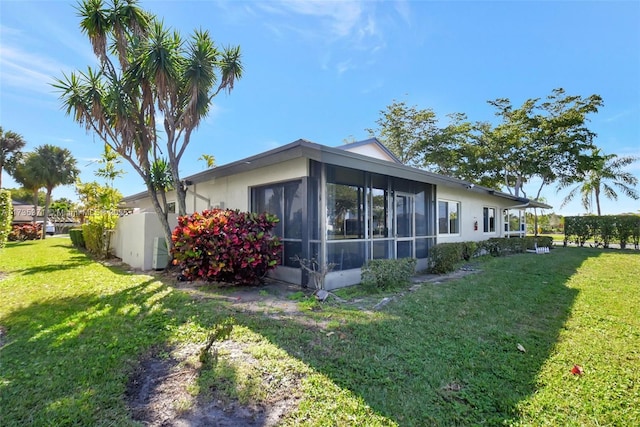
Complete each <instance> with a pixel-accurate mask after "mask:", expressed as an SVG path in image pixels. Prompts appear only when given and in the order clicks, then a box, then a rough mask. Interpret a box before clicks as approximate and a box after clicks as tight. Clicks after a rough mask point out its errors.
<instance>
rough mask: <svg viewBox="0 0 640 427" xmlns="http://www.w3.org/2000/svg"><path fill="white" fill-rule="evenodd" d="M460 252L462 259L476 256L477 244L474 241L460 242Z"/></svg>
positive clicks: (467, 259)
mask: <svg viewBox="0 0 640 427" xmlns="http://www.w3.org/2000/svg"><path fill="white" fill-rule="evenodd" d="M460 245H461V248H460V253H461V255H462V259H464V260H465V261H469V260H470V259H471V258H473V257H474V256H476V254H477V252H478V244H477V243H476V242H462V243H460Z"/></svg>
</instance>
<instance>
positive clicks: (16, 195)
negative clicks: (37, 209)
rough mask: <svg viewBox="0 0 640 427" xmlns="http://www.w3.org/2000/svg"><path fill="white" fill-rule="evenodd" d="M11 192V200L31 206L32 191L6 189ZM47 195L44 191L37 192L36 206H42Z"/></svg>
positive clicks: (22, 188)
mask: <svg viewBox="0 0 640 427" xmlns="http://www.w3.org/2000/svg"><path fill="white" fill-rule="evenodd" d="M7 190H8V191H10V192H11V199H12V200H14V201H16V202H20V203H26V204H31V203H33V190H32V189H30V188H24V187H20V188H7ZM46 197H47V193H46V192H44V191H38V206H43V205H44V201H45V198H46Z"/></svg>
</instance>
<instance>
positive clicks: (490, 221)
mask: <svg viewBox="0 0 640 427" xmlns="http://www.w3.org/2000/svg"><path fill="white" fill-rule="evenodd" d="M482 219H483V225H482V231H483V232H485V233H495V232H496V209H495V208H482Z"/></svg>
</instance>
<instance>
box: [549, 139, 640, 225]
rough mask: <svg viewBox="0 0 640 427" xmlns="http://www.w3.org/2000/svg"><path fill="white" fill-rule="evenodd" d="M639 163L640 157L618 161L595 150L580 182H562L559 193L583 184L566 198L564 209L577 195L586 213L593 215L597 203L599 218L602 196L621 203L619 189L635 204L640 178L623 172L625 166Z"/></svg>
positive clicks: (639, 197) (563, 203)
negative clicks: (573, 185) (576, 183)
mask: <svg viewBox="0 0 640 427" xmlns="http://www.w3.org/2000/svg"><path fill="white" fill-rule="evenodd" d="M638 160H640V158H638V157H632V156H625V157H618V156H617V155H616V154H602V151H601V150H600V149H596V150H594V151H593V153H592V155H591V158H590V163H589V167H588V168H586V169H585V170H584V172H583V173H581V174H580V175H579V178H578V179H574V180H572V181H571V182H567V181H564V182H561V183H560V185H559V186H558V188H559V189H562V188H567V187H568V186H570V185H571V184H573V183H575V182H576V181H580V184H578V185H577V186H576V187H574V188H573V189H572V190H571V191H570V192H569V194H567V196H566V197H565V198H564V200H563V202H562V206H565V205H566V204H567V203H569V202H571V200H573V199H574V198H575V196H576V195H578V194H580V195H581V198H582V200H581V202H582V206H583V207H584V208H585V209H586V210H587V212H590V211H591V209H592V207H593V202H594V200H595V205H596V211H597V213H598V216H600V215H601V210H600V196H601V195H604V196H605V197H606V198H607V199H610V200H614V201H615V200H618V193H617V192H616V188H617V189H618V190H619V191H620V192H622V194H623V195H625V196H627V197H630V198H632V199H634V200H638V199H640V194H639V193H638V190H636V189H635V188H634V187H635V186H636V185H638V178H637V177H636V176H634V175H633V174H632V173H630V172H627V171H625V170H624V168H625V167H626V166H629V165H630V164H632V163H634V162H636V161H638Z"/></svg>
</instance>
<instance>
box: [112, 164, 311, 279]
mask: <svg viewBox="0 0 640 427" xmlns="http://www.w3.org/2000/svg"><path fill="white" fill-rule="evenodd" d="M307 164H308V162H307V161H306V160H305V159H295V160H290V161H287V162H283V163H281V164H279V165H276V166H269V167H264V168H257V169H254V170H250V171H247V172H243V173H239V174H236V175H233V178H232V180H229V179H228V178H226V177H224V178H218V179H214V180H212V181H210V182H204V183H199V184H194V185H192V186H190V187H189V191H188V192H187V197H186V204H187V213H193V212H195V211H202V210H204V209H209V208H212V207H219V208H224V209H240V210H241V211H248V210H249V203H250V200H249V199H250V193H249V188H250V187H252V186H258V185H264V184H268V183H271V182H279V181H287V180H291V179H295V178H301V177H303V176H306V175H307V174H308V171H307ZM167 201H168V202H173V201H175V192H173V191H172V192H170V193H169V194H167ZM135 206H136V207H137V208H140V210H141V211H142V212H140V213H134V214H132V215H127V216H124V217H122V218H120V219H119V220H118V225H117V227H116V232H115V234H114V236H113V237H112V247H113V251H114V254H115V255H116V256H117V257H118V258H121V259H122V261H123V262H124V263H126V264H128V265H130V266H131V267H133V268H138V269H141V270H150V269H151V261H152V259H153V239H154V237H163V236H164V233H163V231H162V226H161V224H160V221H159V220H158V217H157V215H156V213H155V210H154V208H153V205H152V203H151V200H150V198H148V197H146V198H144V199H142V200H139V201H137V202H136V204H135ZM169 225H170V227H171V228H172V229H173V228H175V227H176V226H177V225H178V221H177V216H176V215H173V216H171V215H170V218H169Z"/></svg>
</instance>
